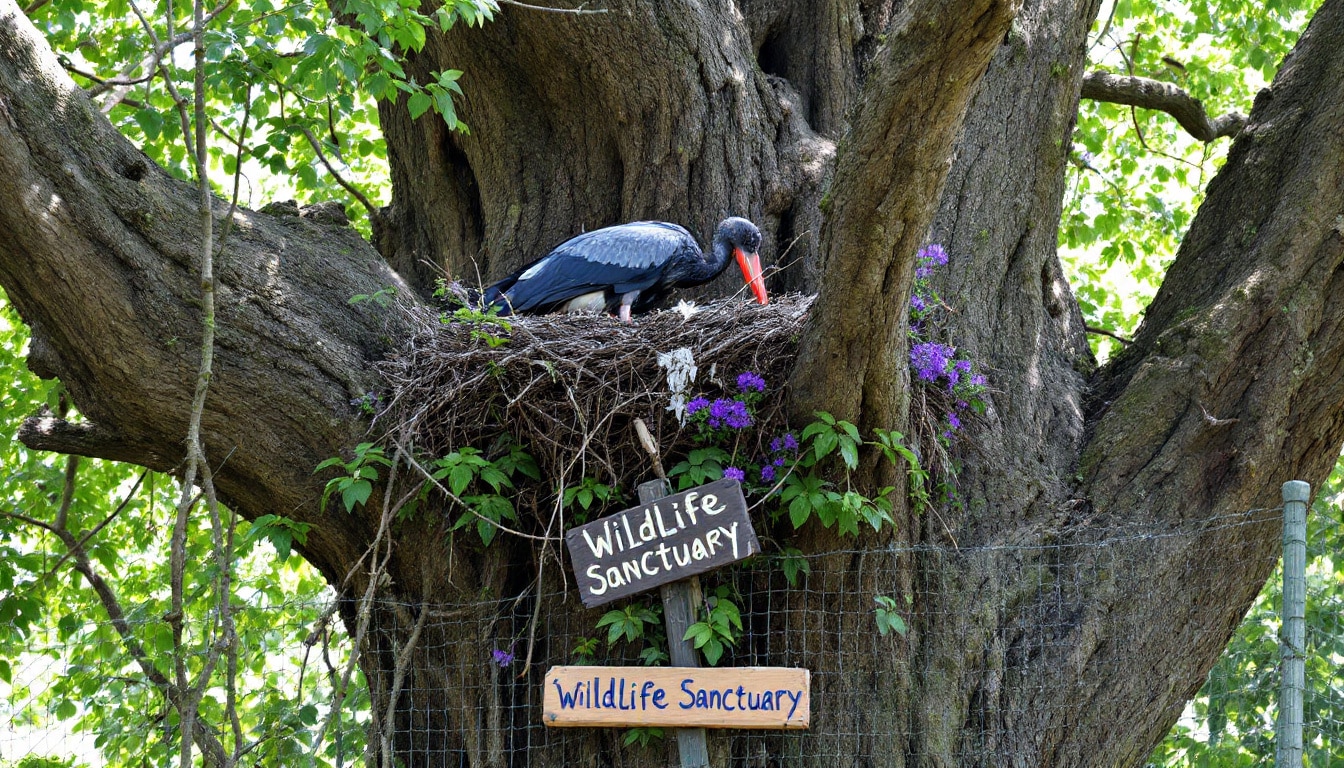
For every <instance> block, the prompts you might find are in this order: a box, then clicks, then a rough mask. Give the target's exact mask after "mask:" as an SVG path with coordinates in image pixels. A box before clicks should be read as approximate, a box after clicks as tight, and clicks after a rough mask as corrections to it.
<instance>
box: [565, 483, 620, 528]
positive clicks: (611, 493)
mask: <svg viewBox="0 0 1344 768" xmlns="http://www.w3.org/2000/svg"><path fill="white" fill-rule="evenodd" d="M619 498H620V495H619V494H617V493H616V489H615V488H613V487H611V486H610V485H607V484H606V483H600V482H598V480H597V478H595V477H585V478H583V479H582V480H580V481H579V484H578V485H571V486H569V487H568V488H565V490H564V492H563V493H562V494H561V506H563V507H564V508H565V509H569V510H572V512H573V520H574V522H575V523H577V524H579V525H582V524H583V523H586V522H588V513H589V512H590V511H591V510H593V509H594V507H596V508H598V509H600V508H602V507H603V506H605V505H606V504H608V503H610V502H612V501H615V500H618V499H619ZM576 504H577V505H578V507H579V509H577V510H575V509H574V505H576Z"/></svg>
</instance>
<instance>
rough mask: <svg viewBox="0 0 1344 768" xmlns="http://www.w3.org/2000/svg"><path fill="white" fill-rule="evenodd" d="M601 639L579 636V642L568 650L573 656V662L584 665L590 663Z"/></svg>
mask: <svg viewBox="0 0 1344 768" xmlns="http://www.w3.org/2000/svg"><path fill="white" fill-rule="evenodd" d="M600 642H601V641H600V640H598V639H597V638H596V637H581V638H579V642H578V644H577V645H575V646H574V648H573V649H572V650H570V652H569V653H570V655H571V656H573V657H574V662H573V663H574V664H577V665H581V666H582V665H586V664H592V663H593V659H594V657H595V656H597V646H598V643H600Z"/></svg>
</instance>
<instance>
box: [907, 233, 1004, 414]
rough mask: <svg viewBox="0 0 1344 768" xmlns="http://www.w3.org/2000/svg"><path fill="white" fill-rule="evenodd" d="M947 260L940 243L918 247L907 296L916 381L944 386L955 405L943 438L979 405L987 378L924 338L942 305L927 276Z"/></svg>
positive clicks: (952, 351)
mask: <svg viewBox="0 0 1344 768" xmlns="http://www.w3.org/2000/svg"><path fill="white" fill-rule="evenodd" d="M947 263H948V253H947V250H946V249H945V248H943V246H941V245H939V244H937V243H930V244H929V245H926V246H924V247H923V248H921V249H919V255H918V262H917V264H916V266H915V287H914V292H913V293H912V294H911V296H910V336H911V344H910V368H911V370H912V371H913V372H914V374H915V380H916V381H919V382H923V383H926V384H932V385H935V386H940V387H942V388H945V389H946V390H947V393H948V394H949V395H951V396H952V399H953V402H954V403H955V405H954V406H953V407H952V408H951V409H950V412H949V413H948V414H947V417H946V421H945V429H944V430H943V433H942V434H943V437H944V438H946V439H951V438H952V436H953V434H954V433H955V432H956V431H957V430H959V429H961V427H962V419H961V414H963V413H964V412H965V411H966V410H967V409H969V408H972V407H974V408H976V409H980V408H981V402H980V398H979V396H980V394H981V393H982V392H983V391H984V389H985V387H986V386H987V384H988V379H986V378H985V376H984V374H981V373H976V372H975V366H974V364H973V363H972V362H971V361H970V360H967V359H964V358H958V357H957V350H956V348H955V347H953V346H951V345H949V344H941V343H939V342H936V341H927V340H926V338H927V337H926V336H925V333H926V331H925V329H926V328H927V327H928V324H929V323H931V322H934V321H935V318H933V314H934V312H935V311H936V310H937V309H939V308H940V307H942V306H943V302H942V299H940V298H939V297H938V294H937V293H936V292H935V291H934V290H933V288H932V286H930V285H929V279H930V278H931V277H933V271H934V269H935V268H936V267H942V266H946V265H947Z"/></svg>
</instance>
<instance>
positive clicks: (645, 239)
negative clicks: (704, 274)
mask: <svg viewBox="0 0 1344 768" xmlns="http://www.w3.org/2000/svg"><path fill="white" fill-rule="evenodd" d="M699 254H700V249H699V247H697V246H696V244H695V238H693V237H691V233H690V232H687V231H686V230H685V229H683V228H682V227H679V226H677V225H676V224H668V223H665V222H660V221H636V222H631V223H629V224H621V225H618V226H615V227H606V228H604V229H597V230H593V231H592V232H585V233H584V234H582V235H579V236H578V237H575V238H573V239H571V240H567V241H565V242H564V243H561V244H560V245H559V246H557V247H556V249H555V250H553V251H551V252H550V253H548V254H546V255H545V256H543V257H542V258H540V259H537V260H536V261H534V262H532V263H531V264H528V265H526V266H524V267H523V268H522V269H519V270H518V271H517V272H515V273H513V274H512V275H509V276H508V277H506V278H504V279H503V280H501V281H499V282H498V283H495V284H494V285H492V286H490V287H489V288H487V289H486V291H485V295H484V297H483V298H484V302H485V304H486V305H487V306H488V305H494V306H498V307H499V308H500V309H501V311H503V312H504V313H506V314H507V313H508V312H510V311H514V312H549V311H551V310H552V309H555V308H557V307H558V306H559V305H561V304H563V303H564V302H567V301H569V300H570V299H573V298H575V297H577V296H582V295H584V294H587V293H593V292H596V291H603V292H604V293H606V294H607V300H608V305H609V308H611V307H612V306H614V304H616V303H619V301H620V297H621V296H623V295H624V294H626V293H629V292H631V291H641V292H646V291H649V292H655V293H660V294H661V293H662V290H661V289H660V288H659V283H660V281H661V279H662V275H663V271H664V270H665V269H666V268H667V266H668V264H669V263H671V262H673V261H675V260H676V259H678V258H685V257H687V256H691V257H695V258H698V257H699Z"/></svg>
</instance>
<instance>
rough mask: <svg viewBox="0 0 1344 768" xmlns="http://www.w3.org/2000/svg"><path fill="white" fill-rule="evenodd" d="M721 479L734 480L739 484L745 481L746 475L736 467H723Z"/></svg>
mask: <svg viewBox="0 0 1344 768" xmlns="http://www.w3.org/2000/svg"><path fill="white" fill-rule="evenodd" d="M723 479H724V480H736V481H737V482H739V483H740V482H743V481H744V480H746V479H747V473H746V472H743V471H742V470H740V469H738V468H737V467H725V468H724V470H723Z"/></svg>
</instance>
